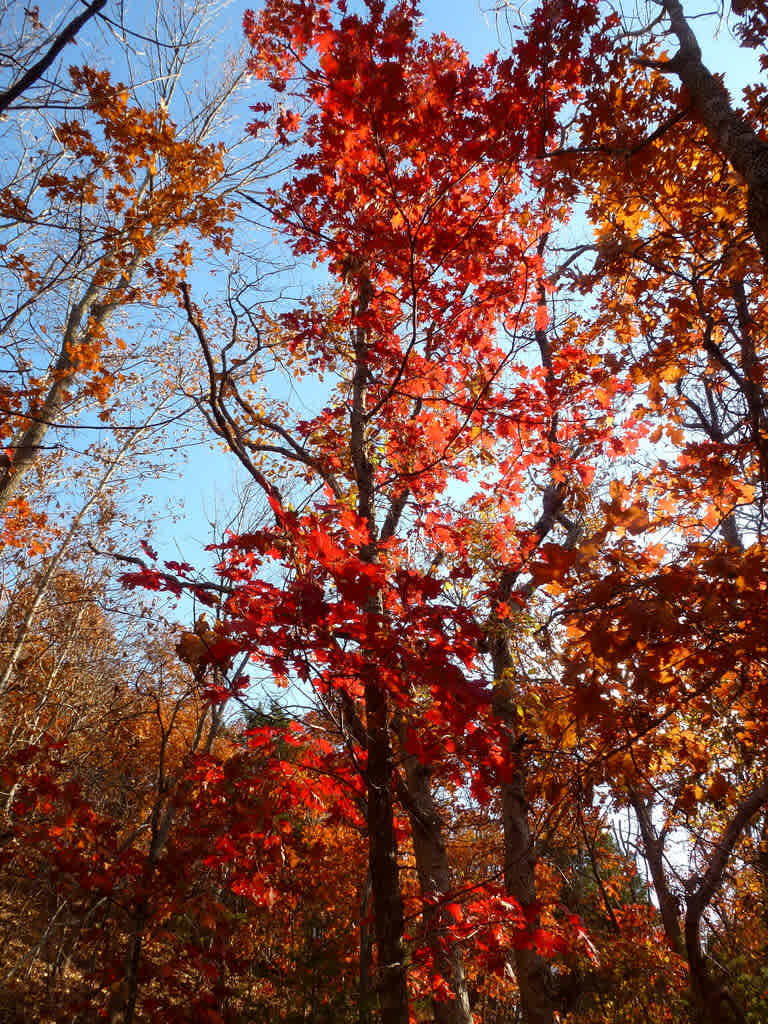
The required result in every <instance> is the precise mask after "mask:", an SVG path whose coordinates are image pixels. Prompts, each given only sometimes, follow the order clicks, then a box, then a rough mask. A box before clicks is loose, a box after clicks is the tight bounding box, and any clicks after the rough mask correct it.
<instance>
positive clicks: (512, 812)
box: [489, 631, 555, 1024]
mask: <svg viewBox="0 0 768 1024" xmlns="http://www.w3.org/2000/svg"><path fill="white" fill-rule="evenodd" d="M489 641H490V648H491V656H492V658H493V674H494V679H495V687H494V690H495V693H494V701H493V706H494V711H495V713H496V717H497V720H498V721H499V722H500V724H501V727H502V731H503V733H504V734H505V736H506V742H507V754H508V757H509V758H510V760H511V762H512V763H513V765H514V771H513V772H512V773H511V776H510V778H509V779H508V780H507V781H505V782H502V784H501V814H502V822H503V826H504V886H505V888H506V890H507V892H508V893H509V895H510V896H512V897H513V898H514V899H515V900H516V901H517V902H518V903H519V904H520V906H521V907H522V909H523V910H527V909H528V908H530V907H532V906H533V905H534V904H535V902H536V880H535V876H534V870H535V867H536V852H535V850H534V847H533V841H532V839H531V834H530V830H529V828H528V802H527V800H526V798H525V768H524V765H523V762H522V758H521V756H520V743H519V741H518V739H517V734H516V722H515V711H516V708H515V704H514V700H513V698H512V695H511V693H509V689H508V684H507V682H506V680H507V678H508V676H509V671H510V669H511V667H512V657H511V653H510V650H509V644H508V642H507V639H506V636H504V635H503V634H502V633H501V631H497V632H496V633H495V634H494V635H492V636H490V637H489ZM531 926H535V922H533V921H532V922H531ZM515 975H516V977H517V985H518V988H519V989H520V1006H521V1009H522V1019H523V1024H554V1020H555V1008H554V991H553V989H554V986H553V983H552V973H551V971H550V968H549V964H548V963H547V962H546V960H544V959H543V957H541V956H540V955H539V954H538V953H537V952H536V950H534V949H517V950H515Z"/></svg>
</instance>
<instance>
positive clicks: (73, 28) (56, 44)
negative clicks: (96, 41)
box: [0, 0, 107, 114]
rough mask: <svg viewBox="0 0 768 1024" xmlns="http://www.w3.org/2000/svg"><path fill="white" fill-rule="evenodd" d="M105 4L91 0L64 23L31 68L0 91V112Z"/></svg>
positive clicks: (40, 75) (39, 76) (99, 0)
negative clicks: (66, 23) (74, 16)
mask: <svg viewBox="0 0 768 1024" xmlns="http://www.w3.org/2000/svg"><path fill="white" fill-rule="evenodd" d="M106 6H107V0H93V3H90V4H88V5H87V6H86V7H85V9H84V10H82V11H81V12H80V14H78V15H77V17H76V18H73V19H72V21H70V23H69V24H68V25H66V26H65V27H64V28H63V29H62V31H61V32H59V34H58V35H57V36H56V38H55V39H54V40H53V42H52V43H51V45H50V46H49V47H48V49H47V50H46V52H45V53H44V54H43V56H42V57H41V58H40V60H38V61H37V62H36V63H34V64H33V65H32V67H31V68H28V70H27V71H25V72H24V74H23V75H22V76H21V78H19V79H18V80H17V81H16V82H14V83H13V85H11V86H10V87H9V88H8V89H6V90H5V91H4V92H0V114H2V113H3V111H5V110H7V109H8V107H9V106H10V105H11V104H12V103H13V102H14V100H17V99H18V98H19V96H21V94H22V93H23V92H25V91H26V90H27V89H29V87H30V86H32V85H34V84H35V82H38V81H39V80H40V79H41V78H42V77H43V75H44V74H45V72H46V71H47V70H48V68H49V67H50V66H51V65H52V64H53V62H54V61H55V60H56V58H57V57H58V55H59V54H60V53H61V51H62V50H63V49H64V47H65V46H66V45H67V43H71V42H72V41H73V40H74V38H75V36H76V35H77V33H78V32H79V31H80V29H81V28H82V27H83V25H84V24H85V23H86V22H87V21H90V19H91V18H93V17H94V15H96V14H98V13H99V11H100V10H102V8H104V7H106Z"/></svg>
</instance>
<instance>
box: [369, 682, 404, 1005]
mask: <svg viewBox="0 0 768 1024" xmlns="http://www.w3.org/2000/svg"><path fill="white" fill-rule="evenodd" d="M365 714H366V730H367V734H368V768H367V772H366V781H367V797H368V843H369V864H370V869H371V884H372V889H373V912H374V920H375V929H376V946H377V950H378V959H379V964H378V966H379V986H378V987H379V1005H380V1007H381V1021H382V1024H408V988H407V985H406V971H405V949H404V945H403V932H404V931H405V922H404V919H403V901H402V898H401V895H400V876H399V871H398V866H397V837H396V835H395V823H394V814H393V808H392V774H393V764H392V748H391V745H390V742H389V720H388V719H389V715H388V709H387V698H386V695H385V693H384V692H383V690H382V689H381V688H380V686H379V685H378V683H377V681H375V680H373V681H371V682H369V683H367V684H366V687H365Z"/></svg>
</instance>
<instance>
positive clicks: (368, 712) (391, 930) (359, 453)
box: [349, 272, 409, 1024]
mask: <svg viewBox="0 0 768 1024" xmlns="http://www.w3.org/2000/svg"><path fill="white" fill-rule="evenodd" d="M372 295H373V288H372V285H371V282H370V279H369V278H368V276H367V274H366V273H365V272H362V273H361V275H360V279H359V281H358V299H357V310H356V314H357V316H358V317H359V316H362V315H363V314H364V313H365V312H366V310H367V309H368V304H369V302H370V300H371V298H372ZM351 335H352V337H351V340H352V343H353V346H354V352H355V372H354V376H353V378H352V407H351V409H350V416H349V427H350V456H351V461H352V469H353V472H354V477H355V482H356V484H357V511H358V515H359V516H360V517H361V519H363V521H364V522H365V523H366V524H367V526H368V534H369V541H368V543H367V544H366V545H364V546H363V547H362V548H361V550H360V558H361V560H362V561H365V562H371V563H373V562H375V561H376V558H377V538H378V531H377V524H376V502H375V472H374V467H373V463H372V462H371V459H370V458H369V454H368V439H367V437H366V425H367V416H366V396H367V388H368V380H369V368H368V337H367V333H366V331H365V329H364V328H362V327H353V328H352V332H351ZM364 610H365V612H366V613H374V614H378V615H381V614H382V613H383V602H382V596H381V593H379V592H376V591H374V592H372V593H371V594H369V596H368V598H367V600H366V602H365V608H364ZM364 697H365V731H366V747H367V753H368V763H367V767H366V773H365V778H366V796H367V801H368V844H369V848H368V858H369V865H370V871H371V887H372V892H373V912H374V930H375V935H376V947H377V952H378V967H379V985H378V988H379V1005H380V1009H381V1024H408V1021H409V1012H408V985H407V973H406V968H405V947H404V941H403V936H404V932H405V920H404V916H403V900H402V895H401V893H400V876H399V870H398V865H397V836H396V834H395V820H394V809H393V802H392V789H393V786H394V764H393V761H392V745H391V743H390V737H389V725H390V708H389V699H388V696H387V692H386V690H385V689H384V688H383V687H382V686H381V683H380V680H379V678H378V672H377V670H376V660H375V652H370V658H369V662H368V665H367V669H366V678H365V680H364Z"/></svg>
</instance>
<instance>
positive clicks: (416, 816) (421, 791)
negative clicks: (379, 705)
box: [398, 720, 473, 1024]
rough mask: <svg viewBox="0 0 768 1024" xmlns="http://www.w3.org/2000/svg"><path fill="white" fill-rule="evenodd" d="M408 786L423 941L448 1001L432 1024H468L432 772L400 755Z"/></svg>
mask: <svg viewBox="0 0 768 1024" xmlns="http://www.w3.org/2000/svg"><path fill="white" fill-rule="evenodd" d="M398 732H399V735H400V746H401V750H402V751H403V752H404V751H405V750H406V749H407V744H406V739H407V732H408V728H407V726H406V724H405V723H404V722H403V721H402V720H401V721H400V722H399V728H398ZM401 756H402V761H403V766H404V768H405V778H406V784H407V796H408V800H407V809H408V816H409V819H410V823H411V834H412V836H413V852H414V857H415V860H416V873H417V874H418V876H419V886H420V888H421V894H422V897H423V898H424V909H423V921H424V930H425V937H426V940H427V942H428V944H429V947H430V949H431V951H432V954H433V956H434V961H435V966H436V967H437V969H438V971H439V972H440V974H441V976H442V977H443V978H444V979H445V980H446V981H447V982H448V984H449V985H450V988H451V991H452V993H453V998H452V999H449V1000H439V999H435V1000H433V1003H432V1005H433V1010H434V1015H435V1021H436V1022H437V1024H473V1017H472V1012H471V1010H470V1007H469V993H468V991H467V981H466V977H465V975H464V962H463V958H462V955H461V949H460V947H459V945H458V943H457V942H456V941H454V940H451V938H450V931H449V927H450V920H449V916H448V912H447V909H446V905H445V899H446V897H447V895H448V894H449V893H450V890H451V874H450V867H449V863H448V852H447V850H446V848H445V842H444V840H443V821H442V817H441V815H440V812H439V810H438V808H437V806H436V804H435V801H434V798H433V796H432V786H431V780H432V772H431V770H430V768H429V766H428V765H426V764H423V763H422V762H421V761H420V760H419V758H418V757H416V756H415V755H414V754H408V753H402V755H401Z"/></svg>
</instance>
